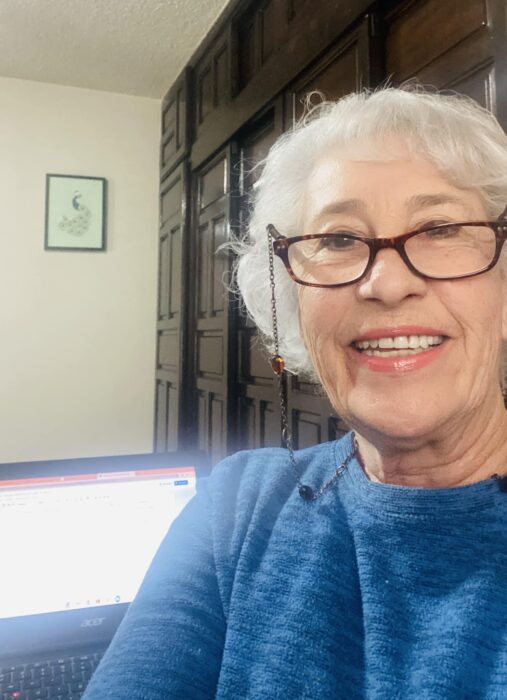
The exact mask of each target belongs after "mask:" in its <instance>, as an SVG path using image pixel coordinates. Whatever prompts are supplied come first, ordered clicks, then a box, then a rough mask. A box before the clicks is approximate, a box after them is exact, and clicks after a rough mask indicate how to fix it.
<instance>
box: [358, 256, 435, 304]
mask: <svg viewBox="0 0 507 700" xmlns="http://www.w3.org/2000/svg"><path fill="white" fill-rule="evenodd" d="M426 289H427V282H426V280H425V279H423V278H422V277H419V276H418V275H415V274H414V273H413V272H412V271H411V270H410V269H409V268H408V267H407V265H406V264H405V262H404V261H403V260H402V259H401V257H400V255H399V253H398V252H397V251H396V250H393V249H385V250H380V251H379V252H378V253H377V257H376V258H375V262H374V263H373V265H372V267H371V269H370V271H369V273H368V274H367V275H366V277H364V278H363V279H362V280H361V281H360V282H359V283H358V294H359V296H360V298H361V299H371V300H377V301H381V302H383V303H384V304H385V305H386V306H396V305H397V304H399V303H400V302H402V301H403V300H404V299H406V298H407V297H412V296H423V295H424V294H425V293H426Z"/></svg>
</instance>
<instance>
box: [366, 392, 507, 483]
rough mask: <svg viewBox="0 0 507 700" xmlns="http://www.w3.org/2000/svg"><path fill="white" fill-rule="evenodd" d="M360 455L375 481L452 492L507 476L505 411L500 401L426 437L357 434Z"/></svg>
mask: <svg viewBox="0 0 507 700" xmlns="http://www.w3.org/2000/svg"><path fill="white" fill-rule="evenodd" d="M364 432H367V431H364ZM356 439H357V444H358V447H359V457H360V461H361V464H362V467H363V470H364V472H365V474H366V476H368V478H369V479H370V480H371V481H376V482H382V483H386V484H398V485H401V486H412V487H423V488H450V487H454V486H464V485H465V484H473V483H475V482H478V481H483V480H484V479H489V478H490V477H491V476H493V474H499V475H507V411H506V410H505V407H504V405H503V401H502V400H501V399H498V400H495V403H494V407H493V408H491V405H490V407H489V409H488V410H487V411H486V410H483V411H479V412H477V413H476V414H474V416H470V417H469V418H468V419H467V420H466V421H461V422H460V424H459V425H454V426H451V425H449V426H447V427H446V429H441V430H438V431H436V434H435V435H432V436H431V437H429V438H426V439H424V438H423V439H419V440H413V439H412V440H406V439H401V440H400V439H397V438H391V437H390V436H385V435H383V436H381V437H380V438H379V436H375V435H374V434H372V436H371V437H370V436H369V435H368V437H365V436H364V435H362V434H361V432H358V431H356Z"/></svg>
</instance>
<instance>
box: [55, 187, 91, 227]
mask: <svg viewBox="0 0 507 700" xmlns="http://www.w3.org/2000/svg"><path fill="white" fill-rule="evenodd" d="M82 197H83V195H82V193H81V192H80V191H79V190H75V192H74V195H73V197H72V206H73V207H74V209H75V210H76V213H75V214H74V216H71V217H68V216H66V215H65V214H64V215H63V216H62V218H61V219H60V221H59V222H58V228H59V229H60V231H65V233H68V234H69V236H83V235H84V234H85V233H86V232H87V231H88V229H89V228H90V222H91V218H92V213H91V211H90V207H87V206H86V204H84V203H83V202H82V201H81V199H82Z"/></svg>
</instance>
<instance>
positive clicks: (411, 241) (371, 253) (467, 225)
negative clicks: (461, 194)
mask: <svg viewBox="0 0 507 700" xmlns="http://www.w3.org/2000/svg"><path fill="white" fill-rule="evenodd" d="M267 232H268V237H269V239H270V241H271V240H272V241H273V252H274V253H275V255H278V257H279V258H281V259H282V261H283V263H284V265H285V267H286V268H287V271H288V273H289V275H290V276H291V277H292V279H293V280H294V281H295V282H297V283H298V284H304V285H307V286H308V287H341V286H344V285H346V284H353V283H354V282H358V281H359V280H361V279H362V278H363V277H364V276H365V275H366V274H367V273H368V272H369V270H370V269H371V267H372V265H373V263H374V262H375V258H376V256H377V253H378V252H379V250H383V249H384V248H393V249H394V250H396V251H397V252H398V254H399V255H400V257H401V259H402V260H403V262H404V263H405V264H406V266H407V267H408V268H409V270H410V271H411V272H413V273H414V274H415V275H418V276H419V277H423V278H427V279H434V280H454V279H461V278H463V277H474V276H475V275H481V274H482V273H484V272H487V271H488V270H491V268H493V267H494V266H495V265H496V263H497V262H498V259H499V257H500V253H501V251H502V246H503V244H504V243H505V241H506V240H507V221H466V222H453V223H443V224H436V225H433V226H429V227H427V228H420V229H417V230H416V231H409V232H408V233H404V234H403V235H401V236H397V237H395V238H369V237H367V236H360V235H358V234H356V233H352V232H350V231H346V230H339V231H336V232H333V233H314V234H310V235H308V236H294V237H293V238H286V237H285V236H282V234H281V233H279V232H278V231H277V230H276V228H275V227H274V226H273V224H269V225H268V226H267Z"/></svg>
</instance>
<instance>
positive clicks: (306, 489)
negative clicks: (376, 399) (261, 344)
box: [267, 230, 359, 501]
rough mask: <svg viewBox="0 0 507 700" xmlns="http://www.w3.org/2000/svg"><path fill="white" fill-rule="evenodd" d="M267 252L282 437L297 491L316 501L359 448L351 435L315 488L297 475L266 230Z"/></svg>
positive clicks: (270, 241) (269, 245)
mask: <svg viewBox="0 0 507 700" xmlns="http://www.w3.org/2000/svg"><path fill="white" fill-rule="evenodd" d="M267 235H268V254H269V283H270V287H271V316H272V319H273V340H274V343H275V355H274V357H273V359H272V360H271V368H272V370H273V372H274V373H275V374H276V375H277V377H278V395H279V398H280V412H281V418H282V438H283V441H284V442H285V445H286V447H287V450H288V452H289V459H290V463H291V466H292V470H293V472H294V476H295V479H296V483H297V486H298V492H299V495H300V496H301V498H302V499H303V500H304V501H316V500H317V499H318V498H320V497H321V496H323V495H324V494H325V493H326V491H328V490H329V489H330V488H332V487H333V486H334V485H335V483H336V482H337V481H338V479H339V478H340V476H341V475H342V474H343V472H344V471H345V470H346V469H347V467H348V466H349V464H350V462H351V461H352V459H353V458H354V457H356V456H358V453H359V450H358V445H357V440H356V436H355V435H354V436H353V449H352V452H351V453H350V454H349V455H347V457H346V458H345V460H344V462H343V463H342V464H340V466H339V467H337V468H336V471H335V473H334V474H333V476H332V477H331V478H330V479H329V480H328V481H326V482H325V483H324V484H322V486H321V487H320V488H319V489H317V490H315V489H313V488H312V487H311V486H308V484H303V482H302V481H301V478H300V476H299V471H298V466H297V463H296V457H295V455H294V449H293V447H292V433H291V430H290V427H289V421H288V419H287V402H286V400H285V391H284V386H283V372H284V369H285V360H284V359H283V357H282V356H281V355H280V345H279V341H278V322H277V315H276V298H275V264H274V256H273V237H272V235H271V232H270V231H269V230H268V232H267Z"/></svg>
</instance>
